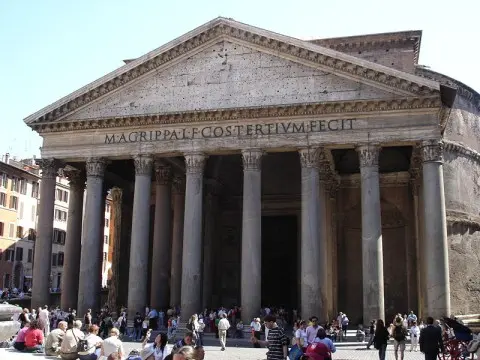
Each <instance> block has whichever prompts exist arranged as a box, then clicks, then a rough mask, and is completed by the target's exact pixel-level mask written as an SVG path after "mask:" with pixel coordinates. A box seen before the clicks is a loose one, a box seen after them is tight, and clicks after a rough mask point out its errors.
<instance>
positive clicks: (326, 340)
mask: <svg viewBox="0 0 480 360" xmlns="http://www.w3.org/2000/svg"><path fill="white" fill-rule="evenodd" d="M313 342H314V343H323V344H325V345H327V347H328V349H329V350H330V351H331V352H332V353H334V352H335V351H337V348H336V347H335V345H333V341H332V340H330V339H329V338H324V339H320V338H318V337H317V338H315V340H313Z"/></svg>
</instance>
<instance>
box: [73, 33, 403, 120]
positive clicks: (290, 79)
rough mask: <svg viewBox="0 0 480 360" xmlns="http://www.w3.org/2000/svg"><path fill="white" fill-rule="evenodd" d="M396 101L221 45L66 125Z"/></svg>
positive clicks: (231, 45)
mask: <svg viewBox="0 0 480 360" xmlns="http://www.w3.org/2000/svg"><path fill="white" fill-rule="evenodd" d="M394 97H395V94H393V93H391V92H387V91H385V90H382V89H378V88H375V87H373V86H371V85H366V84H364V83H362V82H360V81H354V80H349V79H346V78H343V77H339V76H337V75H334V74H332V73H329V72H326V71H320V70H316V69H313V68H311V67H309V66H306V65H303V64H299V63H296V62H293V61H290V60H287V59H284V58H281V57H278V56H274V55H271V54H268V53H264V52H262V51H258V50H254V49H251V48H248V47H246V46H242V45H239V44H235V43H232V42H227V41H220V42H218V43H216V44H214V45H212V46H210V47H208V48H206V49H205V50H203V51H201V52H200V53H198V54H195V55H193V56H191V57H188V58H187V59H185V60H183V61H181V62H179V63H177V64H175V65H173V66H171V67H169V68H166V69H164V70H163V71H158V72H154V73H152V74H149V75H148V76H146V77H145V78H142V79H139V80H138V81H135V82H133V83H131V84H127V85H125V87H124V88H121V89H119V90H118V91H115V92H113V93H112V94H109V95H107V96H105V97H104V98H102V99H100V100H98V101H95V102H93V103H92V104H90V105H88V106H86V107H85V108H83V109H81V110H79V111H77V112H74V113H73V114H72V115H70V116H69V117H67V118H66V119H65V120H67V121H68V120H71V119H72V120H88V119H97V118H110V117H122V116H133V115H148V114H158V113H160V114H162V113H171V112H177V111H178V112H185V111H198V110H210V109H231V108H245V107H248V108H249V107H263V106H272V105H277V104H278V105H289V104H298V103H317V102H326V101H344V100H355V99H356V100H359V99H388V98H394Z"/></svg>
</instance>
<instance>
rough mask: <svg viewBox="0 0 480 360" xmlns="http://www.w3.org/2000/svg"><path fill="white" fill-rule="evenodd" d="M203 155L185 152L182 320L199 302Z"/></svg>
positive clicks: (190, 314)
mask: <svg viewBox="0 0 480 360" xmlns="http://www.w3.org/2000/svg"><path fill="white" fill-rule="evenodd" d="M205 159H206V158H205V156H204V155H203V154H199V153H194V154H186V155H185V165H186V173H187V178H186V190H185V219H184V226H183V255H182V294H181V299H182V300H181V309H182V321H186V320H187V319H188V318H189V317H190V316H192V315H193V314H195V313H198V312H199V311H200V310H201V306H202V297H201V294H202V292H201V290H202V256H201V254H202V220H203V219H202V203H203V168H204V165H205Z"/></svg>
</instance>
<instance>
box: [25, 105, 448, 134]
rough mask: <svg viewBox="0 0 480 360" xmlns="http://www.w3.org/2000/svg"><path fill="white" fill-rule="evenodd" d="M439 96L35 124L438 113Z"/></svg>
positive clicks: (86, 126)
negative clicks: (424, 110) (406, 111)
mask: <svg viewBox="0 0 480 360" xmlns="http://www.w3.org/2000/svg"><path fill="white" fill-rule="evenodd" d="M441 106H442V104H441V100H440V97H438V96H431V97H421V98H398V99H382V100H351V101H332V102H323V103H302V104H291V105H279V106H278V105H277V106H265V107H250V108H230V109H217V110H199V111H184V112H173V113H163V114H145V115H135V116H123V117H114V118H112V117H106V118H96V119H90V120H84V121H82V120H78V121H69V122H49V123H43V124H32V125H31V127H32V129H33V130H35V131H37V132H38V133H50V132H64V131H76V130H90V129H109V128H117V127H128V126H145V125H170V124H172V125H173V124H185V123H201V122H209V121H219V120H238V119H257V118H281V117H293V116H311V115H332V114H359V113H371V112H375V113H377V112H379V111H404V110H416V109H436V108H439V107H441Z"/></svg>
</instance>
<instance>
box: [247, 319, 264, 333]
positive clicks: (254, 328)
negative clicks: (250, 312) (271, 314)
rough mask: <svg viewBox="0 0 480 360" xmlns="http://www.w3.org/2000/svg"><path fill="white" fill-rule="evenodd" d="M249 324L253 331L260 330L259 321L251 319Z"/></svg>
mask: <svg viewBox="0 0 480 360" xmlns="http://www.w3.org/2000/svg"><path fill="white" fill-rule="evenodd" d="M250 326H251V327H252V329H253V330H254V331H260V330H262V325H261V324H260V322H256V321H252V322H251V323H250Z"/></svg>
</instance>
